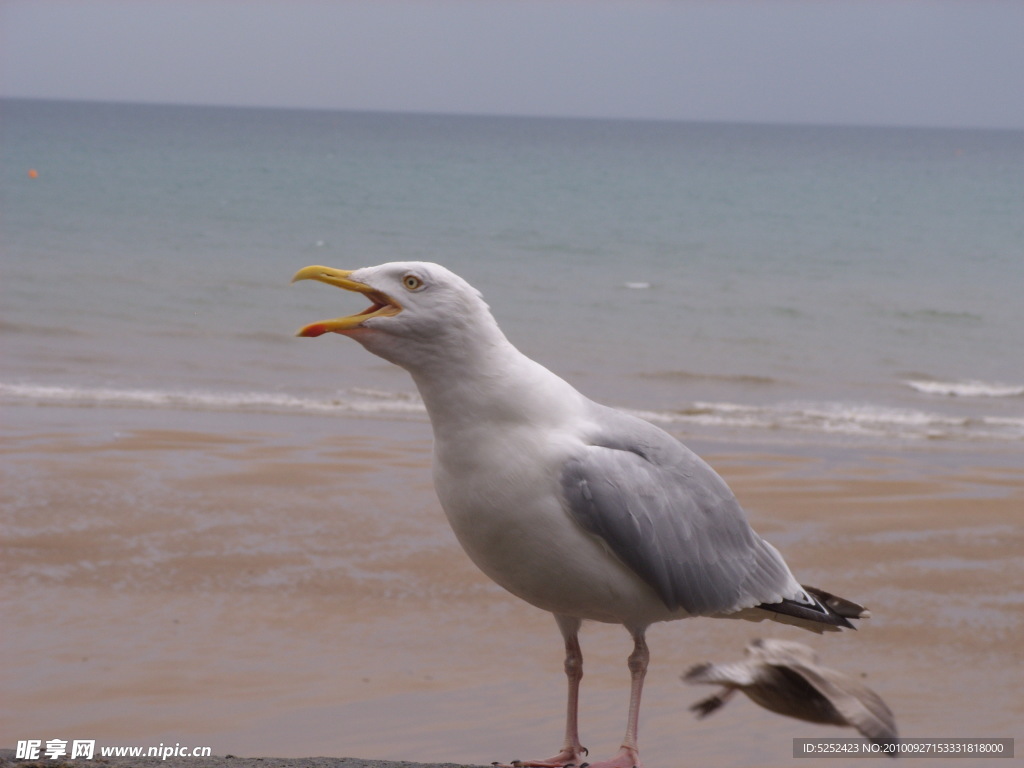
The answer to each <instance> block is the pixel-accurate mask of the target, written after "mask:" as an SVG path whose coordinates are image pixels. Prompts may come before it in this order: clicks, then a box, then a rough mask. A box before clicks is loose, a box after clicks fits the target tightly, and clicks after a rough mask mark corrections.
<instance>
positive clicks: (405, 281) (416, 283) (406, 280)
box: [402, 275, 423, 291]
mask: <svg viewBox="0 0 1024 768" xmlns="http://www.w3.org/2000/svg"><path fill="white" fill-rule="evenodd" d="M402 285H404V286H405V287H406V289H407V290H410V291H417V290H419V289H420V288H422V287H423V281H422V280H420V279H419V278H418V277H416V275H406V276H405V277H403V278H402Z"/></svg>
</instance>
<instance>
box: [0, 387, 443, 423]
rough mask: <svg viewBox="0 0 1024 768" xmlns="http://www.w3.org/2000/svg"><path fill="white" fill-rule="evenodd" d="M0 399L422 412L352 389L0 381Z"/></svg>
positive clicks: (411, 404)
mask: <svg viewBox="0 0 1024 768" xmlns="http://www.w3.org/2000/svg"><path fill="white" fill-rule="evenodd" d="M0 401H6V402H13V403H21V404H31V405H48V404H49V405H68V406H82V407H90V406H93V407H134V408H181V409H186V410H214V411H257V412H268V413H281V412H308V413H338V414H364V415H381V416H391V417H393V416H416V415H421V414H425V413H426V410H425V409H424V407H423V402H422V401H421V400H420V399H419V396H418V395H415V394H412V393H405V392H383V391H379V390H373V389H351V390H346V391H343V392H338V393H336V394H334V395H332V396H330V397H324V398H315V397H297V396H295V395H288V394H280V393H274V392H209V391H198V390H159V389H116V388H108V387H68V386H50V385H40V384H5V383H0Z"/></svg>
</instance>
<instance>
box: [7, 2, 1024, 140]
mask: <svg viewBox="0 0 1024 768" xmlns="http://www.w3.org/2000/svg"><path fill="white" fill-rule="evenodd" d="M0 95H2V96H20V97H37V98H74V99H97V100H114V101H149V102H172V103H190V104H230V105H254V106H282V107H312V108H328V109H365V110H398V111H417V112H422V111H427V112H456V113H485V114H525V115H560V116H588V117H626V118H656V119H682V120H730V121H731V120H735V121H745V122H750V121H753V122H799V123H806V122H811V123H839V124H882V125H938V126H980V127H1009V128H1024V0H713V1H712V0H703V1H698V0H674V1H670V0H632V1H631V2H624V1H619V2H610V1H606V0H372V1H371V0H333V1H330V2H328V0H120V1H118V0H63V1H60V0H0Z"/></svg>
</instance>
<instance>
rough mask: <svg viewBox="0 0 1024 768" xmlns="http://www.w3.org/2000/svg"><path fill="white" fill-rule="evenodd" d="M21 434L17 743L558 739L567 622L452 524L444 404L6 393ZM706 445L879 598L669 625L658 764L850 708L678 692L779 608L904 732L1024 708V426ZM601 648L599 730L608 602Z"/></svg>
mask: <svg viewBox="0 0 1024 768" xmlns="http://www.w3.org/2000/svg"><path fill="white" fill-rule="evenodd" d="M2 435H3V439H2V446H0V447H2V451H3V454H4V456H3V462H2V466H3V475H4V477H3V485H2V491H0V493H2V508H3V515H4V527H5V536H4V543H3V556H2V559H0V569H2V573H3V582H4V585H5V588H4V590H3V596H2V601H3V603H2V610H3V615H4V616H5V617H6V618H5V625H6V626H5V631H4V645H5V650H4V656H5V659H6V662H5V665H4V669H3V673H2V674H3V686H2V687H3V690H4V703H3V707H4V709H5V710H6V712H5V714H4V723H5V725H4V727H3V734H2V735H3V746H5V747H13V746H14V743H15V742H16V741H17V740H20V739H43V740H45V739H50V738H62V739H95V740H96V741H97V744H99V745H122V744H131V745H146V746H149V745H156V744H173V743H181V744H183V745H192V746H198V745H203V746H210V747H211V748H212V750H213V753H214V754H215V755H226V754H232V755H238V756H244V757H257V756H268V757H269V756H274V757H292V758H296V757H304V756H308V755H335V756H358V757H360V758H367V759H386V760H405V761H419V762H430V761H434V762H459V763H467V764H488V763H490V762H491V761H493V760H509V759H513V758H522V757H531V756H538V755H542V754H547V753H548V752H550V751H553V749H554V748H555V747H556V746H557V742H558V740H559V738H560V732H561V721H562V707H563V695H564V690H563V688H564V682H563V677H562V671H561V644H560V641H559V639H558V634H557V631H556V629H555V627H554V623H553V622H552V620H551V618H550V617H549V616H548V615H546V614H544V613H542V612H540V611H538V610H536V609H534V608H531V607H530V606H528V605H526V604H524V603H521V602H520V601H518V600H516V599H514V598H512V597H511V596H508V595H507V594H505V593H504V592H502V591H501V590H500V589H499V588H497V587H496V586H494V585H493V584H491V583H490V582H489V581H488V580H487V579H486V578H485V577H484V576H483V575H481V574H480V573H479V572H477V571H476V569H475V568H474V567H473V566H472V565H471V564H470V563H469V561H468V560H467V558H466V557H465V556H464V555H463V553H462V552H461V550H460V548H459V546H458V544H457V543H456V542H455V540H454V538H453V536H452V534H451V532H450V531H449V529H448V527H447V524H446V522H445V520H444V518H443V514H442V513H441V511H440V509H439V507H438V504H437V502H436V499H435V498H434V496H433V491H432V488H431V481H430V472H429V451H430V434H429V426H428V424H427V423H426V422H425V421H422V420H418V419H411V420H386V419H356V418H343V417H337V416H329V417H316V416H294V415H273V414H258V415H250V414H244V413H235V414H224V413H205V412H202V411H191V412H187V411H186V412H171V411H160V410H145V409H139V410H135V409H131V408H123V409H117V408H110V409H92V408H65V407H51V408H47V407H36V408H24V407H12V408H7V409H5V414H4V420H3V428H2ZM684 438H685V436H684ZM694 447H695V448H697V449H698V450H699V451H700V452H701V453H702V454H703V455H705V457H706V458H708V459H709V460H710V461H711V463H712V464H713V465H714V466H715V467H716V468H717V469H718V470H719V471H720V472H721V473H722V474H723V475H724V476H725V478H726V479H727V480H728V481H729V482H730V484H731V485H732V487H733V489H734V490H735V491H736V493H737V495H738V497H739V498H740V500H741V502H742V503H743V504H744V506H745V507H746V509H747V510H748V513H749V515H750V517H751V520H752V523H753V524H754V526H755V528H756V529H757V530H758V531H759V532H760V533H762V535H764V536H765V537H766V538H768V539H769V540H770V541H772V542H773V543H774V544H775V545H776V546H778V547H779V549H780V550H781V551H782V552H783V553H784V555H785V557H786V558H787V560H788V562H789V563H790V565H791V566H792V568H793V570H794V572H795V573H796V574H797V575H798V577H799V578H801V580H803V581H804V582H805V583H809V584H813V585H820V586H823V587H825V588H828V589H831V590H834V591H836V592H837V593H840V594H843V595H846V596H849V597H851V598H855V599H857V600H860V601H863V602H864V603H865V604H867V605H868V606H869V607H870V608H871V609H872V612H873V617H872V618H871V619H870V620H867V621H864V622H862V623H861V629H860V631H858V632H844V633H842V634H839V635H829V636H825V637H816V636H813V635H810V633H805V632H800V631H799V630H795V629H791V628H788V627H783V626H778V625H774V624H772V623H770V622H769V623H764V624H759V625H758V624H749V623H746V622H732V621H714V620H703V619H702V620H696V621H687V622H676V623H673V624H670V625H659V626H656V627H654V628H652V630H651V632H650V636H649V642H650V645H651V649H652V653H653V663H652V667H651V671H650V673H649V675H648V687H647V689H646V690H645V709H644V712H643V716H642V720H641V745H642V748H643V752H644V758H645V762H646V764H647V765H649V766H657V765H663V766H674V765H680V764H689V765H702V766H740V765H750V764H753V763H754V762H756V763H757V764H759V765H765V766H782V765H791V764H792V763H793V757H792V739H793V738H794V737H812V736H836V735H852V734H850V733H849V732H847V731H843V730H841V729H838V728H831V727H824V726H814V725H810V724H804V723H800V722H797V721H792V720H786V719H783V718H780V717H778V716H775V715H771V714H769V713H767V712H764V711H761V710H759V709H758V708H756V707H755V706H754V705H753V704H751V703H750V702H746V701H743V702H737V703H736V704H734V705H733V706H731V707H729V708H728V709H726V710H725V711H723V712H721V713H718V714H716V715H715V716H714V717H712V718H709V719H708V720H705V721H697V720H695V719H694V717H693V716H692V714H691V713H689V712H688V711H687V707H688V706H689V705H690V704H691V703H693V702H694V701H696V700H697V699H698V698H700V697H702V696H703V695H705V691H704V690H702V689H697V688H688V687H686V686H684V685H683V684H682V683H681V682H680V680H679V675H680V673H681V672H683V671H684V670H685V669H687V668H688V667H689V666H690V665H691V664H694V663H696V662H700V661H707V660H716V661H724V660H729V659H732V658H735V657H738V656H739V655H740V653H741V652H742V648H743V646H744V644H745V643H746V642H747V641H748V640H750V639H751V638H752V637H757V636H769V635H770V636H777V637H790V638H793V639H799V640H803V641H805V642H807V643H809V644H810V645H812V646H813V647H814V648H815V649H817V650H818V651H819V653H820V654H821V655H822V657H823V661H824V663H826V664H827V665H829V666H833V667H837V668H840V669H842V670H844V671H846V672H853V673H863V674H864V675H866V678H865V679H866V681H867V682H868V684H869V685H870V686H871V687H873V688H874V689H875V690H876V691H877V692H878V693H879V694H881V695H882V696H883V697H884V698H885V699H886V701H887V702H888V703H889V704H890V706H891V707H892V709H893V710H894V711H895V713H896V716H897V720H898V723H899V727H900V731H901V734H902V735H904V736H908V737H909V736H912V737H937V736H960V737H983V736H990V737H1008V736H1009V737H1014V736H1020V735H1022V734H1021V728H1020V723H1021V722H1024V699H1022V697H1021V694H1020V691H1021V686H1022V682H1024V679H1022V666H1021V647H1022V646H1021V640H1020V638H1021V637H1022V632H1024V559H1022V557H1021V552H1022V551H1024V528H1022V526H1021V525H1020V516H1021V513H1022V510H1024V467H1022V465H1021V462H1020V458H1021V457H1020V455H1019V451H1018V449H1017V448H1016V447H1013V448H1012V449H1010V451H1009V452H1007V451H1006V450H1002V451H994V450H993V451H990V452H989V453H987V454H979V453H975V454H972V453H970V452H967V451H962V452H956V451H953V450H951V449H948V448H945V449H943V448H941V447H940V448H936V447H929V446H924V445H921V444H916V446H915V445H910V444H907V445H905V446H903V447H900V446H893V447H892V448H891V450H882V449H881V447H880V446H879V445H877V444H876V445H874V446H864V445H860V446H857V445H842V444H834V445H831V446H828V447H827V448H821V447H818V448H813V447H806V448H805V449H803V450H797V449H793V448H789V449H785V450H783V449H780V450H778V451H767V450H765V448H764V446H761V448H759V449H758V450H756V451H750V450H744V448H743V446H742V445H738V444H736V443H711V442H707V443H704V444H695V445H694ZM583 649H584V656H585V659H586V677H585V679H584V682H583V702H582V736H583V740H584V743H585V744H587V745H588V746H589V747H590V748H591V750H592V752H594V753H596V754H601V753H603V752H605V751H609V750H611V749H613V748H614V747H615V746H616V745H617V743H618V738H619V736H620V734H621V730H622V725H623V723H622V720H623V717H624V712H625V702H626V696H627V680H628V677H627V672H626V668H625V656H626V655H627V653H628V651H629V642H628V637H627V635H626V634H625V632H624V631H623V630H622V628H621V627H611V626H602V625H589V626H588V627H586V628H585V631H584V635H583ZM844 762H846V761H843V760H838V761H837V760H829V761H828V764H829V765H835V766H838V765H842V764H843V763H844ZM852 763H853V761H851V764H852ZM191 764H195V765H198V764H199V763H198V762H197V763H191ZM858 764H859V763H858ZM915 764H917V763H915ZM958 764H959V763H958Z"/></svg>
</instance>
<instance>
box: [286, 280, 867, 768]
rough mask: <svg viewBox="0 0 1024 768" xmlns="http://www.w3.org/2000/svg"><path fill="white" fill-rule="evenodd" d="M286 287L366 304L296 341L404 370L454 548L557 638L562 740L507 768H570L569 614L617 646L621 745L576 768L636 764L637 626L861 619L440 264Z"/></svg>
mask: <svg viewBox="0 0 1024 768" xmlns="http://www.w3.org/2000/svg"><path fill="white" fill-rule="evenodd" d="M299 280H316V281H319V282H322V283H327V284H328V285H333V286H336V287H338V288H343V289H345V290H348V291H354V292H356V293H361V294H363V296H364V297H365V298H366V299H367V300H369V301H370V306H369V307H367V308H366V309H364V310H363V311H362V312H360V313H358V314H355V315H349V316H346V317H339V318H335V319H331V320H323V321H320V322H316V323H312V324H310V325H307V326H305V327H303V328H302V329H300V330H299V332H298V334H297V335H298V336H305V337H317V336H321V335H323V334H326V333H332V332H333V333H338V334H341V335H343V336H348V337H350V338H352V339H354V340H355V341H357V342H359V343H360V344H362V345H363V347H365V348H366V349H367V350H368V351H370V352H372V353H373V354H375V355H378V356H379V357H381V358H383V359H385V360H387V361H389V362H391V363H394V364H395V365H398V366H400V367H402V368H404V369H405V370H406V371H408V372H409V373H410V374H411V375H412V378H413V381H414V382H415V384H416V387H417V389H418V390H419V392H420V395H421V396H422V398H423V402H424V405H425V406H426V409H427V413H428V415H429V417H430V423H431V427H432V429H433V433H434V448H433V475H434V487H435V490H436V492H437V496H438V499H439V500H440V502H441V506H442V508H443V509H444V512H445V515H446V516H447V518H448V521H449V523H450V524H451V527H452V530H453V531H454V532H455V536H456V538H457V539H458V540H459V543H460V544H461V545H462V547H463V549H465V551H466V553H467V554H468V555H469V557H470V559H471V560H472V561H473V562H474V563H475V564H476V566H477V567H479V568H480V570H481V571H483V572H484V573H485V574H486V575H487V576H489V577H490V578H491V579H493V580H494V581H495V582H497V583H498V584H499V585H501V586H502V587H504V588H505V589H506V590H508V591H509V592H511V593H512V594H513V595H515V596H517V597H519V598H521V599H523V600H525V601H526V602H528V603H530V604H531V605H534V606H536V607H538V608H541V609H543V610H545V611H549V612H550V613H552V614H554V618H555V621H556V623H557V625H558V628H559V630H560V631H561V634H562V638H563V640H564V643H565V674H566V677H567V678H568V702H567V708H566V727H565V738H564V741H563V744H562V748H561V750H560V751H559V752H558V753H557V754H556V755H554V756H553V757H550V758H547V759H544V760H529V761H516V763H515V764H516V765H521V766H535V767H536V768H560V767H562V766H568V765H576V766H581V765H582V764H583V763H584V758H585V757H586V755H587V754H588V752H587V750H586V748H585V747H583V746H582V744H581V743H580V737H579V730H578V726H577V704H578V700H579V685H580V679H581V678H582V676H583V655H582V652H581V650H580V643H579V631H580V627H581V625H582V622H583V621H584V620H591V621H600V622H606V623H611V624H621V625H623V626H624V627H625V628H626V630H627V631H628V632H629V633H630V635H631V636H632V640H633V650H632V653H630V655H629V657H628V662H627V666H628V669H629V673H630V695H629V710H628V715H627V721H626V722H627V725H626V733H625V736H624V738H623V740H622V745H621V747H620V748H619V750H618V752H617V754H616V755H615V756H614V757H613V758H612V759H610V760H608V761H605V762H601V763H591V764H590V768H633V767H634V766H637V768H639V766H640V765H641V762H640V756H639V751H638V746H637V721H638V718H639V713H640V694H641V691H642V689H643V684H644V677H645V675H646V673H647V666H648V661H649V659H650V653H649V651H648V647H647V643H646V641H645V633H646V631H647V628H648V627H649V626H650V625H651V624H653V623H655V622H660V621H672V620H675V619H684V618H689V617H696V616H716V617H726V616H728V617H730V618H744V619H750V620H753V621H759V620H762V619H764V618H773V619H776V620H779V621H782V622H784V623H791V624H796V625H798V626H803V627H805V628H808V629H812V630H815V631H822V630H838V629H839V628H843V627H852V626H853V625H852V624H851V623H850V621H849V619H851V618H866V617H867V615H868V614H867V611H865V610H864V608H863V607H862V606H860V605H857V604H856V603H853V602H851V601H849V600H844V599H843V598H839V597H836V596H835V595H832V594H829V593H828V592H824V591H822V590H819V589H815V588H813V587H807V586H801V585H800V584H799V582H797V581H796V579H795V578H794V577H793V575H792V573H790V570H789V567H788V566H787V565H786V563H785V561H784V560H783V559H782V556H781V555H780V554H779V552H778V551H777V550H776V549H775V547H773V546H772V545H771V544H769V543H768V542H766V541H765V540H764V539H762V538H761V537H760V536H758V535H757V533H755V532H754V531H753V529H752V528H751V527H750V525H749V524H748V522H747V519H746V515H745V513H744V512H743V509H742V508H741V507H740V505H739V503H738V502H737V501H736V498H735V496H734V495H733V493H732V491H730V490H729V487H728V486H727V485H726V483H725V481H724V480H723V479H722V478H721V477H719V475H718V474H717V473H716V472H715V471H714V470H713V469H712V468H711V467H710V466H709V465H708V464H706V463H705V462H704V461H703V460H702V459H700V458H699V457H698V456H697V455H696V454H695V453H693V452H692V451H690V450H689V449H688V448H686V447H685V446H684V445H683V444H682V443H681V442H679V441H678V440H676V439H675V438H674V437H672V436H671V435H669V434H668V433H667V432H665V431H663V430H661V429H659V428H658V427H656V426H654V425H653V424H650V423H649V422H647V421H644V420H643V419H640V418H637V417H634V416H632V415H629V414H626V413H623V412H621V411H618V410H615V409H613V408H609V407H607V406H604V405H600V404H598V403H595V402H594V401H592V400H590V399H588V398H586V397H585V396H584V395H582V394H580V393H579V392H578V391H577V390H576V389H574V388H573V387H572V386H571V385H570V384H568V383H567V382H566V381H565V380H563V379H562V378H560V377H558V376H557V375H555V374H554V373H552V372H551V371H549V370H548V369H547V368H545V367H544V366H542V365H540V364H539V363H537V362H535V361H534V360H531V359H530V358H528V357H527V356H526V355H524V354H523V353H522V352H520V351H519V350H518V349H516V348H515V347H514V346H513V345H512V344H511V342H509V340H508V339H507V338H506V337H505V335H504V334H503V333H502V331H501V329H500V328H499V327H498V324H497V322H496V321H495V319H494V317H493V316H492V315H491V312H490V309H489V307H488V306H487V304H486V303H485V302H484V299H483V297H482V295H481V294H480V292H479V291H477V290H476V289H475V288H473V287H472V286H471V285H470V284H469V283H468V282H466V281H465V280H464V279H463V278H461V277H459V276H458V275H456V274H454V273H453V272H451V271H449V270H448V269H446V268H444V267H442V266H440V265H438V264H433V263H428V262H391V263H387V264H381V265H379V266H375V267H364V268H362V269H357V270H341V269H333V268H330V267H322V266H310V267H305V268H304V269H301V270H299V272H298V273H296V275H295V277H294V278H293V279H292V282H296V281H299Z"/></svg>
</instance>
